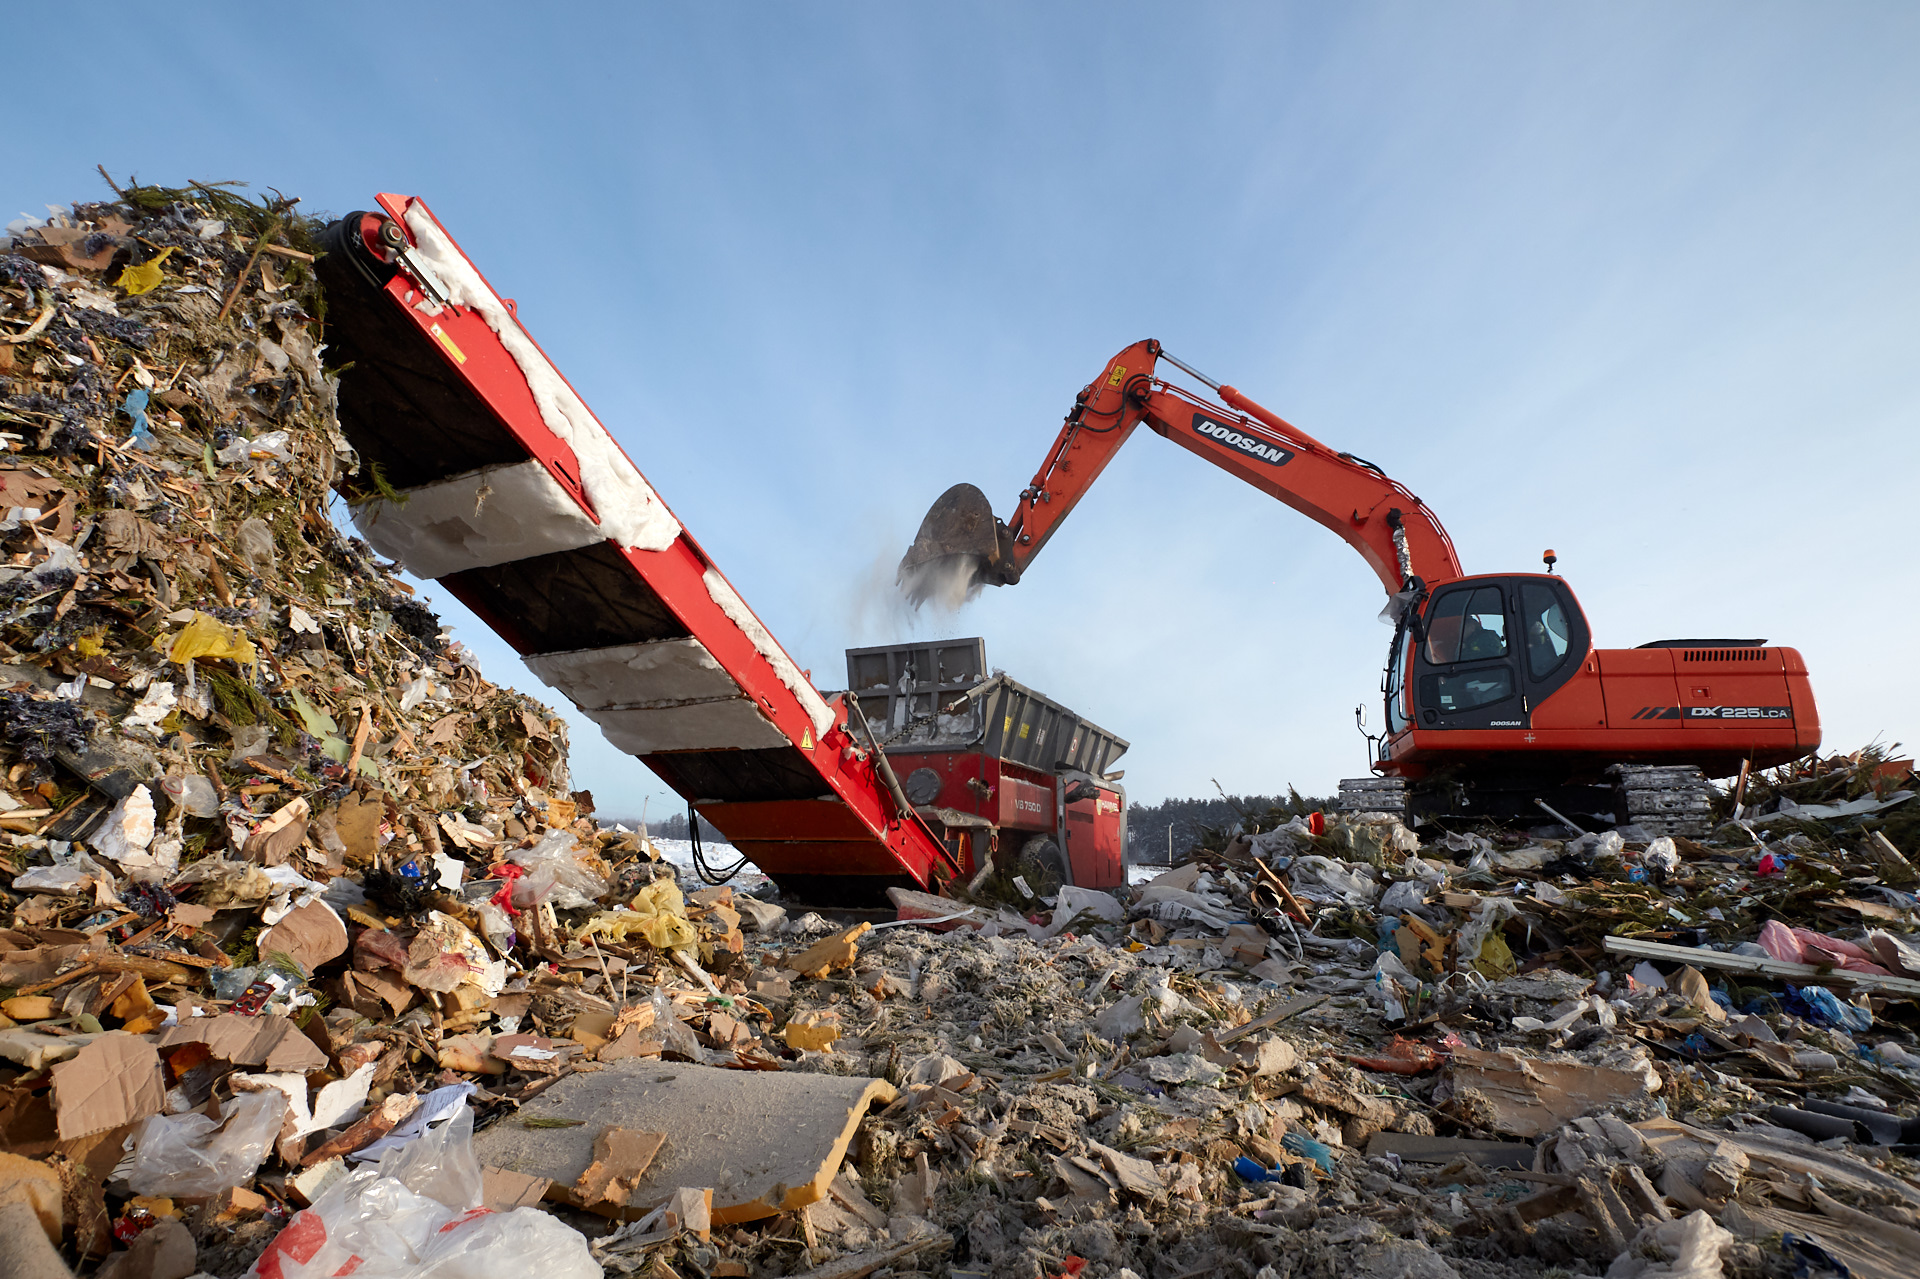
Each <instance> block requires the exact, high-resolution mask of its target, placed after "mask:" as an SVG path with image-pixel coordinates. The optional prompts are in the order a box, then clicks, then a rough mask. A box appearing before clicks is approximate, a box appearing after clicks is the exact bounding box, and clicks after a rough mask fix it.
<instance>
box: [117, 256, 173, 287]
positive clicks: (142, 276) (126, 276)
mask: <svg viewBox="0 0 1920 1279" xmlns="http://www.w3.org/2000/svg"><path fill="white" fill-rule="evenodd" d="M172 252H173V250H172V249H162V250H160V251H159V252H158V253H156V254H154V255H153V256H152V257H150V258H148V259H147V260H146V261H145V262H142V263H141V264H140V265H139V266H130V267H128V268H126V269H125V270H124V271H122V272H120V279H119V285H120V287H121V288H123V289H125V290H126V291H127V292H128V293H129V294H133V295H135V296H138V295H139V294H142V293H151V292H153V291H154V290H155V289H157V288H159V287H160V284H161V281H163V280H165V279H166V276H165V274H163V273H162V272H161V270H160V264H161V263H162V262H165V261H166V260H167V257H168V256H169V255H170V254H171V253H172Z"/></svg>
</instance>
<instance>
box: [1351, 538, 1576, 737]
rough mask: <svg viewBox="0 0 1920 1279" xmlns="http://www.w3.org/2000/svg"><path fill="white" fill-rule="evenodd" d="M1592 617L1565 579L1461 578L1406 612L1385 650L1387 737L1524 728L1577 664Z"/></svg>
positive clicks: (1541, 576) (1537, 576)
mask: <svg viewBox="0 0 1920 1279" xmlns="http://www.w3.org/2000/svg"><path fill="white" fill-rule="evenodd" d="M1591 646H1592V632H1591V631H1590V630H1589V629H1588V627H1587V618H1586V614H1585V613H1583V612H1581V610H1580V602H1579V601H1578V600H1577V599H1575V598H1574V595H1573V591H1572V590H1571V589H1570V588H1569V587H1568V586H1567V584H1566V582H1565V581H1564V580H1563V579H1561V578H1558V577H1553V576H1549V575H1546V574H1539V573H1526V574H1497V575H1491V574H1490V575H1483V576H1477V577H1462V578H1456V579H1455V580H1453V581H1450V582H1447V583H1445V584H1444V585H1442V586H1439V587H1437V588H1435V589H1434V590H1433V591H1432V592H1431V593H1430V594H1429V596H1428V597H1427V599H1426V600H1425V601H1424V602H1423V603H1422V604H1421V605H1420V606H1418V607H1415V608H1411V609H1408V610H1407V611H1406V613H1405V614H1404V615H1403V617H1402V620H1401V622H1400V624H1399V626H1398V627H1397V628H1396V629H1395V631H1394V638H1393V646H1392V648H1391V649H1390V650H1389V652H1388V655H1387V679H1386V695H1387V706H1386V711H1387V738H1386V741H1385V742H1383V743H1382V750H1383V756H1382V758H1385V757H1386V756H1385V754H1384V752H1385V751H1386V750H1388V749H1389V748H1390V747H1389V744H1390V743H1391V742H1392V741H1393V739H1394V737H1395V736H1397V735H1398V734H1401V733H1403V732H1405V731H1406V730H1408V729H1411V728H1418V729H1423V730H1433V731H1457V730H1465V729H1502V728H1515V729H1524V728H1529V727H1531V726H1532V716H1533V712H1534V710H1535V708H1537V707H1538V706H1539V705H1540V703H1541V702H1543V701H1545V700H1546V699H1547V698H1548V697H1549V696H1551V695H1552V694H1553V693H1554V691H1555V690H1557V689H1558V688H1560V687H1561V685H1563V684H1565V683H1566V682H1567V681H1568V680H1569V679H1571V678H1573V676H1574V674H1575V673H1576V672H1578V671H1579V670H1580V667H1581V663H1582V662H1583V661H1584V660H1585V658H1586V656H1587V652H1588V649H1589V648H1590V647H1591Z"/></svg>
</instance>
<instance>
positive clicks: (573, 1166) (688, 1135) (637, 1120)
mask: <svg viewBox="0 0 1920 1279" xmlns="http://www.w3.org/2000/svg"><path fill="white" fill-rule="evenodd" d="M896 1095H897V1094H896V1093H895V1091H894V1089H893V1086H892V1085H891V1084H889V1083H887V1082H886V1081H885V1080H884V1079H865V1078H859V1077H852V1078H848V1077H842V1076H835V1075H814V1074H804V1073H801V1072H798V1071H742V1070H720V1069H716V1068H714V1067H711V1066H696V1065H692V1064H690V1063H677V1062H663V1061H653V1060H648V1059H644V1058H634V1059H629V1060H626V1061H615V1062H609V1063H606V1064H604V1065H603V1066H602V1068H601V1069H599V1070H596V1071H594V1072H592V1073H590V1074H588V1073H581V1074H573V1075H568V1076H566V1077H564V1078H562V1079H561V1080H560V1081H559V1082H558V1083H555V1084H554V1085H552V1086H551V1087H549V1088H547V1089H546V1090H545V1091H543V1092H541V1093H540V1095H539V1096H537V1097H535V1098H533V1099H532V1100H530V1101H528V1102H527V1103H526V1104H525V1105H524V1106H522V1107H521V1110H520V1114H521V1117H522V1119H536V1118H551V1119H580V1118H586V1117H589V1116H590V1117H592V1118H593V1119H594V1120H596V1121H597V1122H598V1123H600V1124H603V1125H608V1126H612V1127H625V1128H632V1129H637V1130H641V1131H648V1132H653V1133H657V1134H660V1135H662V1136H664V1137H665V1139H666V1145H665V1147H664V1149H663V1150H662V1152H661V1153H660V1154H659V1155H658V1156H656V1157H655V1159H654V1161H653V1164H652V1165H651V1166H650V1167H649V1168H648V1169H647V1172H646V1175H645V1177H644V1179H643V1180H642V1181H640V1182H639V1183H638V1184H636V1185H635V1186H634V1187H633V1188H632V1191H631V1193H630V1195H629V1196H628V1201H627V1203H626V1205H625V1206H624V1207H622V1206H616V1205H612V1204H607V1203H604V1202H603V1203H600V1204H597V1205H594V1211H596V1212H602V1213H605V1214H607V1215H609V1216H618V1217H622V1218H636V1217H640V1216H644V1215H645V1214H646V1213H647V1212H648V1211H650V1210H651V1209H653V1208H655V1207H657V1206H659V1205H660V1204H662V1203H665V1202H666V1201H667V1199H668V1198H669V1197H670V1196H671V1195H672V1193H673V1192H674V1191H675V1190H676V1189H679V1188H681V1187H685V1186H710V1187H712V1188H713V1222H714V1224H715V1225H729V1224H732V1223H734V1222H741V1221H756V1220H759V1219H760V1218H763V1217H771V1216H773V1215H775V1214H776V1213H780V1212H797V1211H798V1210H800V1209H801V1208H804V1207H806V1206H807V1205H808V1204H810V1203H817V1202H819V1201H820V1200H821V1199H823V1198H825V1197H826V1194H827V1190H828V1187H829V1186H830V1185H831V1183H832V1181H833V1176H834V1174H835V1173H836V1172H837V1171H839V1168H840V1164H841V1161H842V1160H843V1159H844V1158H845V1157H846V1153H847V1145H848V1143H849V1142H851V1141H852V1139H853V1134H854V1130H855V1129H856V1128H857V1127H858V1126H859V1123H860V1118H861V1116H862V1115H864V1114H865V1113H866V1110H867V1106H868V1105H869V1104H870V1103H872V1102H874V1101H880V1102H890V1101H892V1100H893V1099H894V1098H895V1096H896ZM593 1134H594V1129H593V1128H590V1127H586V1126H582V1127H572V1128H524V1127H521V1126H520V1125H518V1124H495V1125H494V1126H493V1127H491V1128H488V1129H487V1130H486V1131H484V1132H481V1133H479V1134H477V1135H476V1136H475V1137H474V1152H475V1154H476V1155H478V1156H479V1158H480V1161H481V1163H483V1164H488V1165H492V1166H493V1167H497V1168H503V1169H507V1170H509V1171H512V1172H518V1173H523V1174H527V1175H531V1176H539V1177H546V1178H548V1179H549V1180H551V1181H552V1182H553V1183H554V1191H553V1192H550V1193H554V1194H555V1196H556V1197H558V1196H559V1195H560V1194H565V1195H566V1197H567V1198H568V1199H569V1200H572V1195H571V1193H570V1192H566V1191H561V1189H560V1188H561V1187H573V1186H575V1185H577V1184H578V1183H579V1181H580V1178H581V1175H582V1174H583V1173H585V1172H586V1171H587V1168H588V1166H589V1165H590V1164H592V1163H593V1161H594V1150H593V1147H594V1140H595V1139H594V1135H593Z"/></svg>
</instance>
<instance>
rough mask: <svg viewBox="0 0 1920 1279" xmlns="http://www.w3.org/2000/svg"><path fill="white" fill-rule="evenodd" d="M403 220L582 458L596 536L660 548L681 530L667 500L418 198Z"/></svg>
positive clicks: (450, 290) (452, 295)
mask: <svg viewBox="0 0 1920 1279" xmlns="http://www.w3.org/2000/svg"><path fill="white" fill-rule="evenodd" d="M407 227H408V229H409V230H411V231H412V232H413V240H414V252H416V253H418V254H419V255H420V257H421V258H422V259H424V260H425V262H426V264H427V266H428V267H429V268H431V269H432V271H433V272H434V274H435V275H437V276H438V277H439V279H440V282H441V284H442V285H443V286H444V287H445V289H446V291H447V298H448V300H449V301H451V302H452V303H453V304H454V305H455V306H464V307H469V308H471V309H473V310H474V311H477V312H479V314H480V317H481V318H482V319H484V320H485V321H486V322H487V327H488V328H490V329H492V330H493V331H494V333H496V334H497V335H499V338H500V344H501V345H502V346H504V347H506V348H507V353H508V354H509V355H511V356H513V361H514V363H515V364H518V365H519V366H520V372H521V375H522V376H524V377H525V378H526V379H527V388H528V389H529V390H531V391H532V392H533V400H534V403H535V404H537V405H538V406H539V408H540V419H541V421H543V422H545V423H546V424H547V429H548V430H549V431H552V432H553V433H554V434H555V435H557V436H559V437H560V438H561V439H563V440H565V441H566V442H567V445H568V447H569V448H571V449H572V450H573V455H574V457H575V458H577V459H578V460H579V462H580V486H581V487H582V488H583V489H585V490H586V493H587V500H588V501H589V502H592V503H593V509H594V511H595V512H596V513H598V515H599V516H600V528H601V536H603V537H609V538H612V539H613V540H614V541H616V542H618V543H619V544H620V545H621V546H622V547H625V548H627V549H628V550H643V551H664V550H666V549H667V548H668V547H669V546H672V545H673V542H674V539H675V538H677V537H679V536H680V522H679V521H678V520H676V519H674V518H673V515H672V513H671V512H669V511H668V510H667V505H666V503H665V502H662V501H661V500H660V497H659V495H658V494H657V493H655V492H654V491H653V486H652V485H651V484H648V483H647V481H646V477H645V476H643V475H641V474H640V471H639V469H638V468H636V467H635V466H634V464H633V463H632V462H631V461H629V460H628V459H627V455H626V454H625V453H622V452H621V451H620V446H619V445H617V444H615V443H614V442H613V437H612V436H611V435H609V434H607V430H606V428H605V427H603V426H601V425H600V422H599V420H598V419H597V418H595V417H594V416H593V414H592V413H591V412H590V411H588V409H587V406H586V404H585V403H583V402H582V401H581V399H580V397H579V396H578V395H576V394H574V391H573V388H572V387H571V386H568V385H567V380H566V379H565V378H563V377H561V376H560V371H559V370H558V369H556V368H554V367H553V364H552V362H551V361H550V360H548V359H547V357H546V356H545V355H543V354H541V352H540V348H539V347H538V346H536V345H535V344H534V341H533V339H532V338H530V337H528V336H527V333H526V330H525V329H522V328H521V327H520V323H519V321H517V320H515V319H514V318H513V316H512V315H511V314H510V313H509V312H508V311H507V308H506V305H505V304H504V303H502V302H501V301H500V299H499V298H498V297H497V296H495V295H494V292H493V290H492V289H491V288H489V287H487V282H486V281H485V280H483V279H481V278H480V273H479V272H478V271H476V270H474V269H473V264H472V263H471V262H468V261H467V259H466V255H465V254H463V253H461V252H460V250H459V249H458V248H456V247H454V243H453V241H452V240H450V239H448V238H447V234H446V232H444V231H442V230H441V229H440V227H439V224H438V223H436V222H435V221H434V220H433V217H432V215H430V214H429V213H428V212H427V211H426V209H425V208H424V207H423V206H422V205H421V204H419V203H418V202H417V201H416V202H415V203H413V204H411V205H409V206H408V207H407ZM495 562H496V563H497V562H498V561H495Z"/></svg>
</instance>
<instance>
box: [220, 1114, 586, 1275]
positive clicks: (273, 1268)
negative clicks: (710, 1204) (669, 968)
mask: <svg viewBox="0 0 1920 1279" xmlns="http://www.w3.org/2000/svg"><path fill="white" fill-rule="evenodd" d="M247 1274H248V1275H249V1276H258V1279H321V1276H327V1275H339V1274H351V1275H353V1276H354V1277H355V1279H498V1276H502V1275H522V1274H538V1275H539V1276H540V1279H601V1274H602V1272H601V1269H600V1266H599V1264H598V1263H597V1262H595V1261H594V1259H593V1255H592V1254H591V1253H590V1252H589V1251H588V1250H587V1241H586V1239H585V1237H583V1236H582V1235H581V1234H580V1232H579V1231H577V1230H574V1229H573V1228H572V1227H571V1226H568V1225H566V1224H565V1223H563V1222H561V1221H560V1220H558V1219H557V1218H555V1217H553V1216H551V1215H549V1214H547V1213H544V1212H542V1211H540V1210H539V1209H538V1208H516V1209H514V1210H513V1211H512V1212H493V1211H491V1210H489V1209H486V1208H483V1207H481V1206H480V1164H479V1161H478V1160H477V1159H476V1158H475V1157H474V1154H473V1111H472V1110H470V1109H469V1108H468V1107H467V1105H466V1102H465V1100H464V1099H463V1100H462V1101H461V1102H460V1105H459V1109H458V1110H457V1111H456V1112H455V1113H454V1115H453V1117H452V1118H451V1119H450V1120H448V1121H447V1122H445V1123H443V1124H441V1125H440V1126H439V1127H437V1128H429V1129H428V1130H427V1131H426V1132H424V1133H422V1134H421V1135H420V1136H419V1137H417V1138H415V1139H414V1140H413V1141H410V1142H408V1143H407V1144H406V1145H404V1146H401V1147H398V1148H396V1149H393V1150H390V1151H388V1152H387V1153H386V1154H385V1155H384V1156H382V1157H381V1160H380V1163H379V1166H378V1167H363V1168H362V1169H361V1170H360V1171H359V1172H356V1173H354V1174H352V1175H351V1176H347V1177H343V1178H341V1179H340V1180H338V1181H336V1182H334V1183H333V1184H332V1185H330V1186H328V1187H327V1188H326V1190H324V1191H322V1192H321V1194H320V1197H319V1198H318V1199H316V1200H315V1201H314V1203H313V1206H312V1207H310V1208H308V1209H306V1210H305V1211H304V1212H301V1213H299V1214H298V1215H296V1216H295V1217H294V1218H293V1220H291V1221H289V1222H288V1223H287V1227H286V1229H284V1230H282V1231H281V1232H280V1233H279V1235H277V1236H276V1237H275V1238H274V1240H273V1242H272V1243H270V1244H268V1245H267V1249H266V1251H265V1252H263V1253H261V1254H260V1258H259V1260H257V1261H255V1262H254V1263H253V1268H252V1269H251V1270H249V1271H247Z"/></svg>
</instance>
